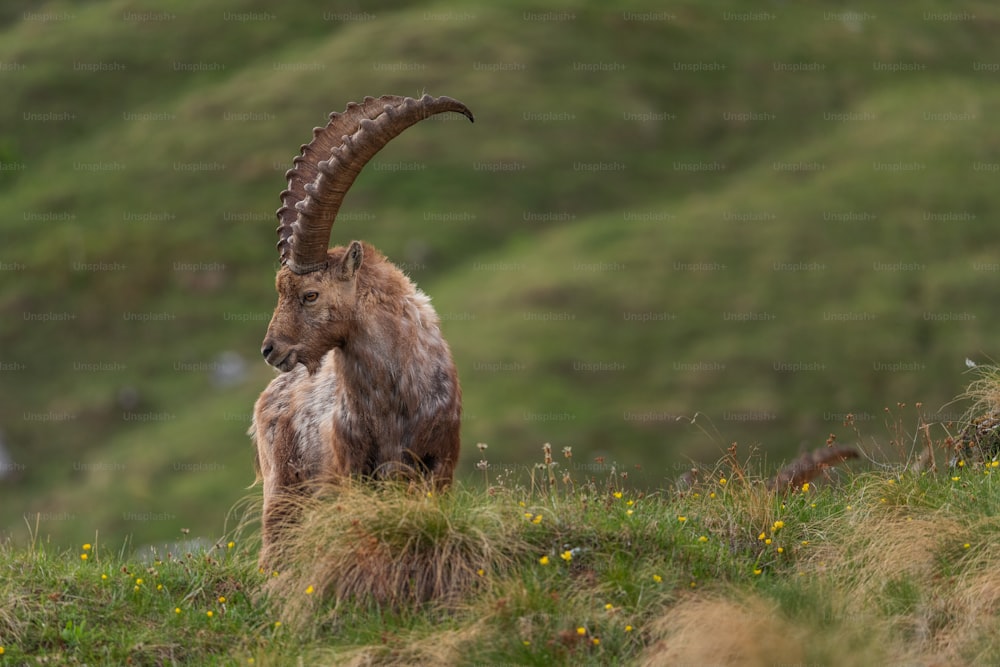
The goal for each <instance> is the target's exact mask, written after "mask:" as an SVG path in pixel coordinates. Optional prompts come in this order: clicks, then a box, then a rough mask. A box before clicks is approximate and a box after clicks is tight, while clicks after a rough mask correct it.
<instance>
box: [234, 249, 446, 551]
mask: <svg viewBox="0 0 1000 667" xmlns="http://www.w3.org/2000/svg"><path fill="white" fill-rule="evenodd" d="M327 257H328V260H327V266H326V268H325V269H323V270H319V271H314V272H311V273H306V274H301V275H299V274H296V273H293V272H292V271H291V270H290V269H289V268H288V267H285V266H283V267H282V268H281V269H280V270H279V271H278V275H277V279H276V286H277V291H278V305H277V307H276V308H275V311H274V316H273V317H272V319H271V323H270V325H269V326H268V329H267V335H266V337H265V338H264V343H263V346H262V349H261V352H262V353H263V354H264V356H265V358H266V359H267V362H268V363H269V364H271V365H272V366H274V367H275V368H277V369H278V370H280V371H282V373H281V374H280V375H278V377H276V378H275V379H274V380H273V381H272V382H271V383H270V384H269V385H268V387H267V389H265V390H264V392H263V393H262V394H261V395H260V398H259V399H258V400H257V404H256V406H255V407H254V418H253V425H252V426H251V428H250V434H251V436H252V437H253V439H254V444H255V446H256V449H257V457H256V465H257V475H258V479H259V480H261V481H263V486H264V508H263V528H262V538H263V546H262V549H261V556H260V559H261V563H262V565H263V564H268V565H269V566H273V565H274V563H273V562H272V561H273V560H274V557H273V556H274V553H275V548H276V546H275V543H276V542H278V541H279V540H278V536H279V534H280V532H281V527H282V525H283V524H284V523H285V522H286V521H289V520H292V519H293V517H294V510H292V509H290V508H291V507H293V506H294V503H285V502H283V501H284V500H289V499H294V497H295V495H296V494H301V493H308V492H310V490H311V488H315V487H317V486H318V485H319V484H321V483H329V482H336V480H338V479H341V478H343V477H345V476H360V477H371V478H386V477H391V476H394V475H398V474H401V473H404V474H405V473H407V472H416V473H419V474H422V475H424V476H426V477H429V478H430V479H432V480H433V481H434V482H435V483H436V484H437V485H439V486H444V485H447V484H448V483H450V482H451V479H452V475H453V473H454V469H455V464H456V463H457V461H458V453H459V446H460V443H459V427H460V420H461V411H462V407H461V389H460V387H459V383H458V373H457V371H456V369H455V364H454V361H453V360H452V357H451V352H450V350H449V349H448V345H447V343H445V341H444V339H443V338H442V336H441V331H440V328H439V321H438V317H437V314H436V313H435V312H434V309H433V308H432V307H431V306H430V302H429V299H428V298H427V297H426V296H425V295H424V294H423V293H422V292H420V291H419V290H418V289H417V288H416V287H415V286H414V285H413V283H412V282H410V280H409V279H408V278H407V277H406V276H405V275H404V274H403V273H402V272H401V271H400V270H399V269H398V268H396V267H395V266H394V265H393V264H392V263H390V262H389V261H388V260H387V259H386V258H385V257H384V256H382V254H381V253H379V252H378V251H377V250H376V249H375V248H373V247H372V246H370V245H368V244H366V243H361V242H358V241H354V242H352V243H351V245H350V246H348V247H347V248H344V247H337V248H331V249H330V250H329V251H328V253H327Z"/></svg>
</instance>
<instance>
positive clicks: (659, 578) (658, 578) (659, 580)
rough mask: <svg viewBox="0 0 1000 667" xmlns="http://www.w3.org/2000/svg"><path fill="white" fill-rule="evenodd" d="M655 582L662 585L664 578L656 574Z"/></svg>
mask: <svg viewBox="0 0 1000 667" xmlns="http://www.w3.org/2000/svg"><path fill="white" fill-rule="evenodd" d="M653 581H655V582H656V583H660V582H661V581H663V577H661V576H660V575H658V574H654V575H653Z"/></svg>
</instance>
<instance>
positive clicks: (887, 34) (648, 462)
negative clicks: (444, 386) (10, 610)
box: [0, 0, 1000, 544]
mask: <svg viewBox="0 0 1000 667" xmlns="http://www.w3.org/2000/svg"><path fill="white" fill-rule="evenodd" d="M865 4H875V3H863V4H861V5H858V4H850V3H840V2H814V3H792V2H760V3H755V4H754V5H753V8H752V9H748V8H747V7H746V6H745V4H744V3H740V2H736V1H735V0H733V1H723V0H719V1H715V2H704V1H698V2H694V1H678V2H669V3H648V2H623V3H597V2H572V1H565V2H558V1H557V2H552V3H536V2H508V3H503V6H492V5H486V4H478V3H465V2H461V1H460V0H444V1H441V2H414V3H403V2H366V3H364V4H362V3H312V2H285V3H280V5H277V6H276V5H274V3H267V2H263V1H259V2H240V1H233V0H227V1H225V2H223V1H220V0H204V1H202V2H199V3H189V2H163V1H160V2H156V1H154V2H144V3H138V2H131V1H125V0H106V1H100V2H46V3H30V2H29V3H22V5H21V6H18V7H13V6H6V7H5V8H4V9H2V10H0V29H2V31H3V32H2V36H0V90H2V98H3V103H2V104H0V220H2V230H3V231H2V243H0V317H2V320H0V397H2V400H0V432H2V443H3V450H2V452H3V453H2V454H0V456H2V457H3V458H0V531H3V532H4V533H6V534H8V535H13V536H14V538H15V539H18V540H22V539H27V536H28V530H27V528H26V526H25V523H26V521H27V523H30V524H31V525H32V526H34V525H35V522H36V519H37V520H38V521H39V533H40V535H41V536H42V537H46V536H48V537H49V538H50V539H52V540H53V541H57V542H68V541H72V540H76V541H79V540H89V539H91V538H92V537H93V535H94V532H95V531H100V534H101V536H102V539H103V540H104V541H105V542H107V541H109V540H110V541H111V542H112V543H120V542H121V540H123V539H125V538H126V536H128V535H131V536H132V539H133V543H134V544H142V543H145V542H153V541H160V540H167V539H171V538H174V537H177V536H179V534H180V532H179V531H180V529H181V528H188V529H190V531H191V535H193V536H194V535H201V536H207V537H209V538H214V537H215V536H216V535H218V534H219V533H220V532H221V531H222V529H223V522H224V518H225V515H226V513H227V511H228V510H229V509H230V508H231V507H232V506H233V504H234V502H236V501H237V500H238V499H239V498H241V497H243V496H245V495H246V494H247V493H248V492H247V491H246V487H247V485H249V484H250V483H251V482H252V481H253V474H252V470H251V461H252V450H251V445H250V442H249V440H248V438H247V437H246V435H245V430H246V428H247V426H248V425H249V420H250V414H251V410H252V405H253V401H254V400H255V398H256V396H257V394H258V393H259V392H260V391H261V390H262V389H263V388H264V386H265V385H266V384H267V382H268V381H269V379H270V378H271V377H272V375H273V373H272V371H271V370H270V369H269V368H268V367H267V366H266V365H265V364H264V362H263V361H262V360H261V359H260V357H259V352H258V350H259V347H260V341H261V339H262V338H263V334H264V330H265V328H266V326H267V322H268V320H269V318H270V313H271V310H272V308H273V306H274V303H275V297H274V292H273V276H274V272H275V269H276V268H277V254H276V251H275V249H274V243H275V241H276V236H275V233H274V228H275V226H276V221H275V218H274V214H273V212H274V210H275V209H276V208H277V206H278V203H279V202H278V193H279V192H280V191H281V190H282V189H283V188H284V186H285V180H284V171H285V170H286V169H287V168H288V167H289V166H290V163H291V158H292V157H293V156H294V155H295V154H296V152H297V149H298V146H299V145H300V144H301V143H303V142H305V141H308V140H309V138H310V130H311V128H312V127H313V126H316V125H321V124H323V123H324V122H325V119H326V114H327V113H328V112H330V111H334V110H342V109H343V107H344V106H345V105H346V104H347V102H349V101H352V100H358V99H360V98H362V97H364V96H365V95H381V94H400V95H414V96H418V95H420V94H422V93H423V92H428V93H431V94H433V95H442V94H445V95H450V96H452V97H455V98H457V99H459V100H462V101H463V102H465V103H466V104H467V105H469V107H470V108H471V109H472V110H473V111H474V112H475V114H476V123H475V124H474V125H469V124H468V123H467V122H465V121H464V120H463V119H461V118H459V117H457V116H454V117H436V118H434V119H433V120H432V121H428V122H425V123H422V124H420V125H418V126H417V127H414V128H412V129H411V130H409V131H408V132H407V133H406V134H404V135H402V136H401V137H400V138H398V139H397V140H395V141H394V142H393V143H391V144H390V145H389V146H388V147H387V148H386V149H385V150H384V151H382V153H380V154H379V155H378V156H377V157H376V158H375V160H374V161H373V162H372V163H370V164H369V166H368V167H367V169H366V170H365V172H364V173H363V174H362V175H361V177H360V178H359V180H358V181H357V183H356V185H355V187H354V189H353V190H352V192H351V194H350V195H349V196H348V198H347V201H346V203H345V206H344V208H343V209H342V212H341V219H340V220H339V221H338V223H337V225H335V226H334V230H333V243H334V244H342V243H345V242H347V241H349V240H350V239H354V238H363V239H366V240H368V241H370V242H372V243H373V244H375V245H376V246H377V247H379V248H381V249H382V250H383V251H384V252H385V253H386V254H387V255H388V256H389V257H390V258H391V259H393V260H394V261H395V262H396V263H397V264H399V265H400V266H402V267H403V268H404V269H405V270H406V271H407V272H408V273H409V274H410V275H411V276H412V277H413V278H414V279H415V280H416V281H417V283H418V284H419V285H420V286H421V287H422V288H423V289H424V290H425V291H426V292H427V293H428V294H430V295H431V297H432V298H433V300H434V303H435V305H436V307H437V309H438V312H439V313H440V315H441V317H442V320H443V328H444V331H445V335H446V337H447V339H448V340H449V342H450V343H451V345H452V349H453V352H454V354H455V357H456V360H457V363H458V366H459V372H460V375H461V379H462V384H463V389H464V395H465V414H466V419H465V423H464V425H463V441H464V443H465V446H464V451H463V458H462V462H461V467H460V472H459V475H460V476H461V477H463V478H465V479H467V480H470V481H472V482H474V483H478V482H479V481H480V480H481V479H482V475H481V473H480V472H479V471H477V470H476V469H475V464H476V461H477V460H478V459H479V453H478V451H477V450H476V447H475V444H476V443H478V442H484V443H488V445H489V449H488V450H487V458H488V459H489V461H490V463H491V472H490V473H489V474H490V476H491V478H492V479H496V478H497V477H501V476H503V475H506V474H511V473H512V472H514V471H517V470H519V469H524V468H526V467H528V466H530V465H532V464H534V463H535V462H537V461H540V460H541V445H542V443H545V442H551V443H552V444H553V446H554V447H555V449H556V451H557V452H558V451H560V450H561V448H562V447H565V446H571V447H572V448H573V454H574V455H573V459H572V461H571V462H565V461H564V463H569V464H570V467H571V468H573V469H574V470H575V474H576V475H577V476H578V477H581V478H582V477H585V476H587V475H596V476H599V477H606V476H607V474H608V472H609V471H610V467H611V465H612V464H616V465H617V470H619V471H620V470H629V471H631V476H632V479H634V480H635V483H636V484H640V485H643V486H646V487H649V488H658V487H661V486H663V485H665V484H667V483H669V482H670V481H671V480H673V479H674V478H675V477H676V476H677V475H678V474H679V472H680V471H682V470H684V469H686V468H687V467H688V465H689V464H688V462H689V461H691V460H694V461H713V460H715V459H716V458H718V456H719V454H720V452H721V451H723V450H724V449H725V447H727V446H728V445H729V443H730V442H733V441H738V442H740V443H741V444H745V445H748V446H752V445H755V444H756V445H758V446H759V447H760V449H761V450H762V451H763V452H765V453H766V455H767V461H768V462H769V464H770V463H773V464H774V466H777V464H778V462H780V461H781V460H783V459H786V458H789V457H791V456H793V455H795V454H796V453H797V452H798V451H799V450H800V449H801V448H803V447H813V446H818V445H821V444H822V443H823V442H824V441H825V440H826V438H827V436H828V435H829V434H830V433H831V432H833V433H838V434H840V435H841V437H842V438H843V439H845V440H847V439H850V438H852V437H853V435H852V431H851V430H850V429H845V428H844V427H843V426H842V421H843V417H844V415H845V414H846V413H854V414H855V415H857V422H858V425H859V426H860V429H861V431H862V433H863V434H864V435H865V436H866V437H868V436H871V437H872V438H876V437H879V436H881V435H883V434H884V433H885V427H884V426H883V422H884V421H885V420H886V417H885V413H884V412H883V409H884V408H885V407H887V406H888V407H891V408H893V410H895V409H896V408H895V406H896V404H897V402H903V403H907V404H912V403H914V402H916V401H921V402H923V404H924V410H925V411H926V412H927V413H928V414H929V415H932V416H933V417H932V418H934V419H940V420H942V421H945V422H947V421H949V420H953V419H956V418H957V416H958V415H959V414H960V412H961V408H960V407H959V406H956V405H954V404H949V403H950V401H952V399H953V398H954V397H955V396H956V395H958V394H959V393H960V392H961V391H962V390H963V388H964V386H965V384H966V383H967V381H968V379H969V378H968V376H967V375H965V372H966V364H965V359H966V358H971V359H973V360H975V361H979V362H982V361H988V360H989V359H990V357H991V355H995V354H996V352H995V349H996V340H997V338H996V336H997V334H996V330H997V327H998V325H1000V315H998V314H997V313H996V312H995V311H996V310H997V309H996V303H997V301H998V296H1000V252H998V250H997V243H995V241H994V234H995V233H996V227H995V218H996V216H997V213H998V211H1000V189H998V187H997V182H998V178H1000V132H998V130H997V126H998V122H997V121H998V113H997V112H998V104H1000V86H998V85H997V84H998V82H1000V42H998V41H997V39H996V34H997V31H998V29H1000V8H998V7H996V6H994V5H993V4H991V3H986V2H966V3H953V2H944V1H940V2H931V1H925V2H920V1H912V2H906V3H886V4H887V5H889V4H891V6H881V3H878V4H879V6H878V7H877V8H875V9H871V8H869V9H867V10H866V9H865V8H864V6H865ZM695 415H698V417H697V419H696V420H695V421H694V423H691V421H690V420H691V418H692V417H694V416H695ZM872 446H874V445H872ZM595 459H596V460H595ZM636 466H641V469H637V468H636Z"/></svg>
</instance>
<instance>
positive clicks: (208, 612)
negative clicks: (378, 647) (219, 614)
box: [205, 609, 215, 618]
mask: <svg viewBox="0 0 1000 667" xmlns="http://www.w3.org/2000/svg"><path fill="white" fill-rule="evenodd" d="M205 615H206V616H208V617H209V618H212V617H213V616H215V612H214V611H212V610H211V609H209V610H208V611H206V612H205Z"/></svg>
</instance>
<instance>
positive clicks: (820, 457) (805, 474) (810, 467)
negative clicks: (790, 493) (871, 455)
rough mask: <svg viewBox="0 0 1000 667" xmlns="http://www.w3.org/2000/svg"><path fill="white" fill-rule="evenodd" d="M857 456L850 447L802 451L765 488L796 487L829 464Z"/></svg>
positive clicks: (816, 474) (779, 489) (809, 479)
mask: <svg viewBox="0 0 1000 667" xmlns="http://www.w3.org/2000/svg"><path fill="white" fill-rule="evenodd" d="M858 456H859V455H858V452H857V451H856V450H854V449H851V448H850V447H820V448H819V449H815V450H813V451H811V452H806V453H804V454H803V455H802V456H800V457H799V458H797V459H795V460H794V461H792V462H791V463H789V464H788V465H786V466H785V467H784V468H782V469H781V470H779V471H778V474H777V475H775V476H774V478H773V479H771V480H770V481H768V483H767V488H769V489H771V490H778V491H785V490H789V489H797V488H798V487H800V486H802V485H803V484H805V483H806V482H808V481H811V480H813V479H815V478H816V477H818V476H819V475H820V473H822V472H823V471H824V470H826V469H827V468H829V467H830V466H834V465H837V464H838V463H842V462H843V461H847V460H848V459H856V458H858Z"/></svg>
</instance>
